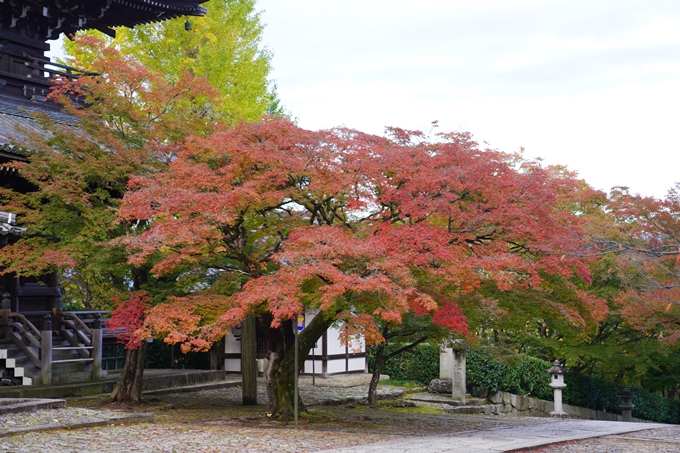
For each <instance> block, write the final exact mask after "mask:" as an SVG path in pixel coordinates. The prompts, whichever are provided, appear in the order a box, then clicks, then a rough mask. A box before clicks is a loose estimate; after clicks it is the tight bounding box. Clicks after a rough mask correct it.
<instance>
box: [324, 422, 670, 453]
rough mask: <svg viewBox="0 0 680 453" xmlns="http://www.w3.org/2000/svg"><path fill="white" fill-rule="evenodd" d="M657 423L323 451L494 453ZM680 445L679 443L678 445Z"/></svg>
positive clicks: (514, 431)
mask: <svg viewBox="0 0 680 453" xmlns="http://www.w3.org/2000/svg"><path fill="white" fill-rule="evenodd" d="M667 427H668V425H663V424H657V423H622V422H605V421H593V420H563V421H559V422H552V423H536V424H531V425H523V426H514V427H508V428H496V429H490V430H483V431H473V432H464V433H458V434H456V435H453V436H428V437H424V438H419V439H413V438H411V439H408V441H405V440H404V439H398V440H393V441H389V442H378V443H374V444H369V445H359V446H354V447H349V448H338V449H333V450H324V453H423V452H428V453H435V452H436V453H473V452H474V453H487V452H489V453H491V452H508V451H517V450H525V449H527V448H532V447H540V446H543V445H549V444H554V443H557V442H567V441H572V440H579V439H588V438H592V437H601V436H607V435H613V434H623V433H631V432H636V431H643V430H650V429H654V428H667ZM676 445H677V447H678V448H680V444H676Z"/></svg>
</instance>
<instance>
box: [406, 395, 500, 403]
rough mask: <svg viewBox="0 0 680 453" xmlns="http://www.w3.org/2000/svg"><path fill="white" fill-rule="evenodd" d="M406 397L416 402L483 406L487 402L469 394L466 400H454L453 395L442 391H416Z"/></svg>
mask: <svg viewBox="0 0 680 453" xmlns="http://www.w3.org/2000/svg"><path fill="white" fill-rule="evenodd" d="M405 399H407V400H409V401H414V402H423V403H437V404H447V405H449V406H483V405H485V404H487V401H486V399H484V398H474V397H470V396H467V397H466V398H465V401H464V402H463V401H460V400H454V399H453V398H451V395H444V394H441V393H416V394H413V395H411V396H408V397H406V398H405Z"/></svg>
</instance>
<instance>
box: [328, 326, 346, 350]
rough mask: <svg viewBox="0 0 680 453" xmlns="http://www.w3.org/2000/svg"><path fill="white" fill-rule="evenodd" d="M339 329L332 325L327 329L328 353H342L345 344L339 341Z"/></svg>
mask: <svg viewBox="0 0 680 453" xmlns="http://www.w3.org/2000/svg"><path fill="white" fill-rule="evenodd" d="M339 337H340V331H339V330H338V329H336V328H334V327H331V328H329V329H328V333H327V335H326V338H328V355H334V354H344V353H345V345H343V344H342V343H341V342H340V338H339Z"/></svg>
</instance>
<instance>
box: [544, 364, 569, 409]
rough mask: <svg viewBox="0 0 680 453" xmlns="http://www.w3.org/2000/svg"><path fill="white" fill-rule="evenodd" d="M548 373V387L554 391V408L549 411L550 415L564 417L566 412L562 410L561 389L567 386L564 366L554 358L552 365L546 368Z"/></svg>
mask: <svg viewBox="0 0 680 453" xmlns="http://www.w3.org/2000/svg"><path fill="white" fill-rule="evenodd" d="M548 373H550V387H552V388H553V390H554V391H555V398H554V400H555V410H554V411H552V412H551V413H550V416H551V417H559V418H566V417H567V413H566V412H564V410H562V389H563V388H565V387H566V386H567V384H565V383H564V367H563V366H561V365H560V361H559V360H555V363H554V365H553V366H551V367H550V368H548Z"/></svg>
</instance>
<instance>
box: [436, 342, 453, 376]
mask: <svg viewBox="0 0 680 453" xmlns="http://www.w3.org/2000/svg"><path fill="white" fill-rule="evenodd" d="M452 373H453V349H451V348H442V349H441V352H440V353H439V379H453V375H452Z"/></svg>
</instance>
